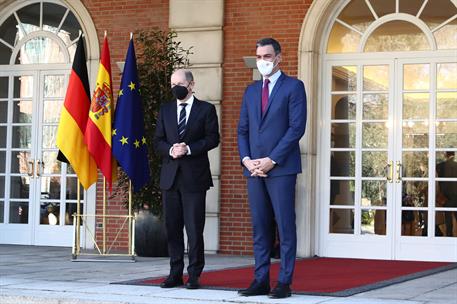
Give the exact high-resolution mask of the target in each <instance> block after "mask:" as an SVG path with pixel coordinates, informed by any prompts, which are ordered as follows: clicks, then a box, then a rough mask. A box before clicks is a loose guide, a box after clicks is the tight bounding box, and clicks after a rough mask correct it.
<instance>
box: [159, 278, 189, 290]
mask: <svg viewBox="0 0 457 304" xmlns="http://www.w3.org/2000/svg"><path fill="white" fill-rule="evenodd" d="M182 284H183V282H182V277H174V276H168V278H166V279H165V281H163V282H162V283H160V287H162V288H173V287H177V286H181V285H182Z"/></svg>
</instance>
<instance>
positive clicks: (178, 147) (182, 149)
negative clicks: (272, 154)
mask: <svg viewBox="0 0 457 304" xmlns="http://www.w3.org/2000/svg"><path fill="white" fill-rule="evenodd" d="M186 154H187V145H186V143H184V142H182V143H176V144H174V145H173V149H171V157H173V158H174V159H176V158H180V157H183V156H184V155H186Z"/></svg>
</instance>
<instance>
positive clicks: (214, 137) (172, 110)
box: [154, 97, 219, 192]
mask: <svg viewBox="0 0 457 304" xmlns="http://www.w3.org/2000/svg"><path fill="white" fill-rule="evenodd" d="M182 141H183V142H185V143H186V144H187V145H189V147H190V151H191V155H185V156H183V157H181V158H178V159H173V158H172V157H171V156H170V155H169V152H170V148H171V147H172V146H173V144H175V143H179V142H181V141H180V140H179V137H178V122H177V109H176V100H173V101H171V102H167V103H165V104H163V105H162V106H161V108H160V112H159V118H158V120H157V124H156V130H155V134H154V147H155V149H156V151H157V153H158V154H160V155H161V156H162V168H161V171H160V188H161V189H163V190H169V189H170V188H171V187H172V186H173V183H174V181H175V178H176V173H177V172H178V169H179V170H180V171H179V172H180V174H181V177H182V179H183V181H184V183H183V184H184V187H185V190H186V191H189V192H194V191H205V190H208V189H209V188H210V187H211V186H213V180H212V178H211V171H210V165H209V159H208V151H209V150H211V149H213V148H215V147H217V146H218V145H219V124H218V121H217V114H216V108H215V107H214V105H212V104H210V103H208V102H206V101H201V100H198V99H197V98H195V97H194V103H193V104H192V109H191V111H190V115H189V119H188V121H187V124H186V131H185V134H184V138H183V140H182Z"/></svg>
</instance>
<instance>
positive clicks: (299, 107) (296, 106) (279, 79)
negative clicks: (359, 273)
mask: <svg viewBox="0 0 457 304" xmlns="http://www.w3.org/2000/svg"><path fill="white" fill-rule="evenodd" d="M256 55H257V68H258V69H259V72H260V73H261V74H262V76H263V79H262V80H260V81H256V82H254V83H252V84H250V85H249V86H248V87H247V89H246V91H245V93H244V96H243V102H242V106H241V112H240V120H239V123H238V149H239V153H240V159H241V162H242V164H243V166H244V168H243V171H244V175H245V176H247V177H248V178H247V184H248V197H249V205H250V208H251V219H252V225H253V232H254V233H253V239H254V255H255V274H254V277H255V278H254V281H253V282H252V283H251V285H250V286H249V287H248V288H247V289H243V290H240V291H239V294H240V295H243V296H255V295H266V294H268V295H269V296H270V297H271V298H285V297H289V296H290V295H291V289H290V284H291V283H292V276H293V272H294V267H295V257H296V249H297V235H296V226H295V184H296V179H297V174H298V173H301V159H300V147H299V140H300V138H301V137H302V136H303V134H304V132H305V126H306V95H305V87H304V85H303V83H302V82H301V81H300V80H297V79H296V78H292V77H289V76H287V75H286V74H284V73H283V72H281V70H280V69H279V63H280V62H281V46H280V44H279V43H278V42H277V41H276V40H274V39H272V38H264V39H261V40H259V41H257V48H256ZM273 220H276V222H277V226H278V231H279V239H280V252H281V267H280V272H279V278H278V283H277V285H276V287H275V288H274V289H273V290H271V291H270V251H271V244H272V241H273V239H272V235H273V234H272V232H271V229H272V228H271V227H272V226H273V225H272V223H273Z"/></svg>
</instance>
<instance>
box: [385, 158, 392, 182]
mask: <svg viewBox="0 0 457 304" xmlns="http://www.w3.org/2000/svg"><path fill="white" fill-rule="evenodd" d="M386 169H387V171H388V172H387V181H388V182H389V183H392V179H393V177H394V161H393V160H391V161H390V162H388V163H387V166H386Z"/></svg>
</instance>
